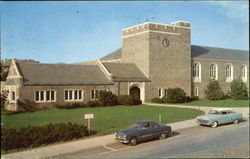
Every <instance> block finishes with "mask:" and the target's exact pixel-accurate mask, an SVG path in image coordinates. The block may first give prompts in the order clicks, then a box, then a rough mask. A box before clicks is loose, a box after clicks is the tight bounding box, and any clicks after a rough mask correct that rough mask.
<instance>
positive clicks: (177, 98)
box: [151, 88, 199, 103]
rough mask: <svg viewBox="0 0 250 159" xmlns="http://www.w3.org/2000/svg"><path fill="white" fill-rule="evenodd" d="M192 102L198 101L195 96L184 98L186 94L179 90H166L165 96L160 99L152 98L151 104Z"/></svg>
mask: <svg viewBox="0 0 250 159" xmlns="http://www.w3.org/2000/svg"><path fill="white" fill-rule="evenodd" d="M194 100H199V97H197V96H192V97H189V96H186V93H185V92H184V90H183V89H181V88H169V89H167V95H166V96H164V97H162V98H153V99H151V102H153V103H186V102H191V101H194Z"/></svg>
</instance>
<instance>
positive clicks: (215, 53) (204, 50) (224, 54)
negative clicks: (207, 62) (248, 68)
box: [191, 45, 249, 61]
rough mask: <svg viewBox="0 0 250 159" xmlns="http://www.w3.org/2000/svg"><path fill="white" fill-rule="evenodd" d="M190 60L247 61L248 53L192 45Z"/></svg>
mask: <svg viewBox="0 0 250 159" xmlns="http://www.w3.org/2000/svg"><path fill="white" fill-rule="evenodd" d="M191 50H192V58H201V59H211V60H212V59H215V60H233V61H248V60H249V51H246V50H234V49H225V48H215V47H207V46H198V45H192V46H191Z"/></svg>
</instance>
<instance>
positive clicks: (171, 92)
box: [164, 88, 186, 103]
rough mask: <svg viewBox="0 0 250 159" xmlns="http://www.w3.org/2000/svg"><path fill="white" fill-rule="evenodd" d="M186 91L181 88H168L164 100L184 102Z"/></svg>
mask: <svg viewBox="0 0 250 159" xmlns="http://www.w3.org/2000/svg"><path fill="white" fill-rule="evenodd" d="M185 97H186V93H185V92H184V90H183V89H181V88H168V89H167V96H166V97H164V98H166V101H167V102H168V103H183V102H185Z"/></svg>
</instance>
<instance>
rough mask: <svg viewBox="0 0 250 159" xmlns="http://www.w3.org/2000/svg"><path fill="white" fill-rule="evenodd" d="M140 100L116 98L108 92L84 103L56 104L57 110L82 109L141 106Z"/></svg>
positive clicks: (124, 97)
mask: <svg viewBox="0 0 250 159" xmlns="http://www.w3.org/2000/svg"><path fill="white" fill-rule="evenodd" d="M141 103H142V102H141V100H136V99H134V98H133V97H132V96H131V95H119V96H116V95H114V94H113V93H112V92H109V91H99V95H98V99H97V100H92V101H89V102H87V103H86V104H84V103H71V104H70V103H68V104H57V105H56V107H57V108H58V109H74V108H83V107H105V106H115V105H138V104H141Z"/></svg>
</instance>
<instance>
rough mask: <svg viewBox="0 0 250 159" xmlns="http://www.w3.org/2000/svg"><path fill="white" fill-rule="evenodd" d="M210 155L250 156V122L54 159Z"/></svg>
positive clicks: (180, 132)
mask: <svg viewBox="0 0 250 159" xmlns="http://www.w3.org/2000/svg"><path fill="white" fill-rule="evenodd" d="M209 156H210V157H216V158H218V157H249V121H248V120H247V121H244V122H241V123H239V124H236V125H235V124H228V125H223V126H220V127H218V128H210V127H205V126H195V127H191V128H186V129H181V130H178V132H175V133H173V135H172V136H171V137H169V138H167V139H165V140H154V141H148V142H144V143H140V144H139V145H137V146H132V147H131V146H128V145H125V144H120V143H113V144H109V145H103V146H99V147H96V148H92V149H85V150H82V151H78V152H75V153H71V154H64V155H60V156H55V157H53V158H60V159H78V158H79V159H82V158H175V157H178V158H182V157H184V158H186V157H199V158H200V157H209Z"/></svg>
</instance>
